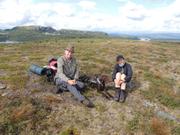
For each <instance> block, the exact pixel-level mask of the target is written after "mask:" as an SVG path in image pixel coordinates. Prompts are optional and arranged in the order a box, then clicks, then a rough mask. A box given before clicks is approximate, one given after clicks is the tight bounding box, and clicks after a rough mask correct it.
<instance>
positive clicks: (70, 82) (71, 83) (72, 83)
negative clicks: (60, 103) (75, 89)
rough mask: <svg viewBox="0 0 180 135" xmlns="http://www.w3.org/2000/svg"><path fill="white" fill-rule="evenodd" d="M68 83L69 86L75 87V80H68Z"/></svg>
mask: <svg viewBox="0 0 180 135" xmlns="http://www.w3.org/2000/svg"><path fill="white" fill-rule="evenodd" d="M68 83H69V84H70V85H75V84H76V80H68Z"/></svg>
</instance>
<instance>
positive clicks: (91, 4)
mask: <svg viewBox="0 0 180 135" xmlns="http://www.w3.org/2000/svg"><path fill="white" fill-rule="evenodd" d="M78 5H79V6H80V7H81V8H82V9H84V10H92V9H95V7H96V3H95V2H93V1H87V0H83V1H80V2H79V4H78Z"/></svg>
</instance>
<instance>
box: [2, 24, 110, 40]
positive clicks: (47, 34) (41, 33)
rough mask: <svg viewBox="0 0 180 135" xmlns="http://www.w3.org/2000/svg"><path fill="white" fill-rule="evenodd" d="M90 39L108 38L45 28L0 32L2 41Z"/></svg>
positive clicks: (103, 34) (36, 27)
mask: <svg viewBox="0 0 180 135" xmlns="http://www.w3.org/2000/svg"><path fill="white" fill-rule="evenodd" d="M52 37H53V38H78V37H79V38H81V37H82V38H89V37H98V38H100V37H108V34H107V33H105V32H96V31H80V30H67V29H61V30H56V29H54V28H52V27H44V26H17V27H14V28H12V29H5V30H0V41H7V40H10V41H31V40H43V39H48V38H52Z"/></svg>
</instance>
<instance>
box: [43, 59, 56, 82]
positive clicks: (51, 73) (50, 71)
mask: <svg viewBox="0 0 180 135" xmlns="http://www.w3.org/2000/svg"><path fill="white" fill-rule="evenodd" d="M45 68H46V76H47V81H48V82H53V81H54V77H55V75H56V73H57V59H56V58H51V59H50V60H49V61H48V65H47V66H45Z"/></svg>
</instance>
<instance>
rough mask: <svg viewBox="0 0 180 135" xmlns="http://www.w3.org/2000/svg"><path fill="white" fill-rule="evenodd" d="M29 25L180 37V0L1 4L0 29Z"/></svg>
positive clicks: (5, 0) (12, 0)
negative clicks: (168, 34) (156, 33)
mask: <svg viewBox="0 0 180 135" xmlns="http://www.w3.org/2000/svg"><path fill="white" fill-rule="evenodd" d="M29 25H40V26H51V27H53V28H55V29H77V30H90V31H91V30H92V31H94V30H96V31H105V32H123V31H132V32H137V31H140V32H141V31H148V32H178V33H180V0H0V29H7V28H12V27H15V26H29Z"/></svg>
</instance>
